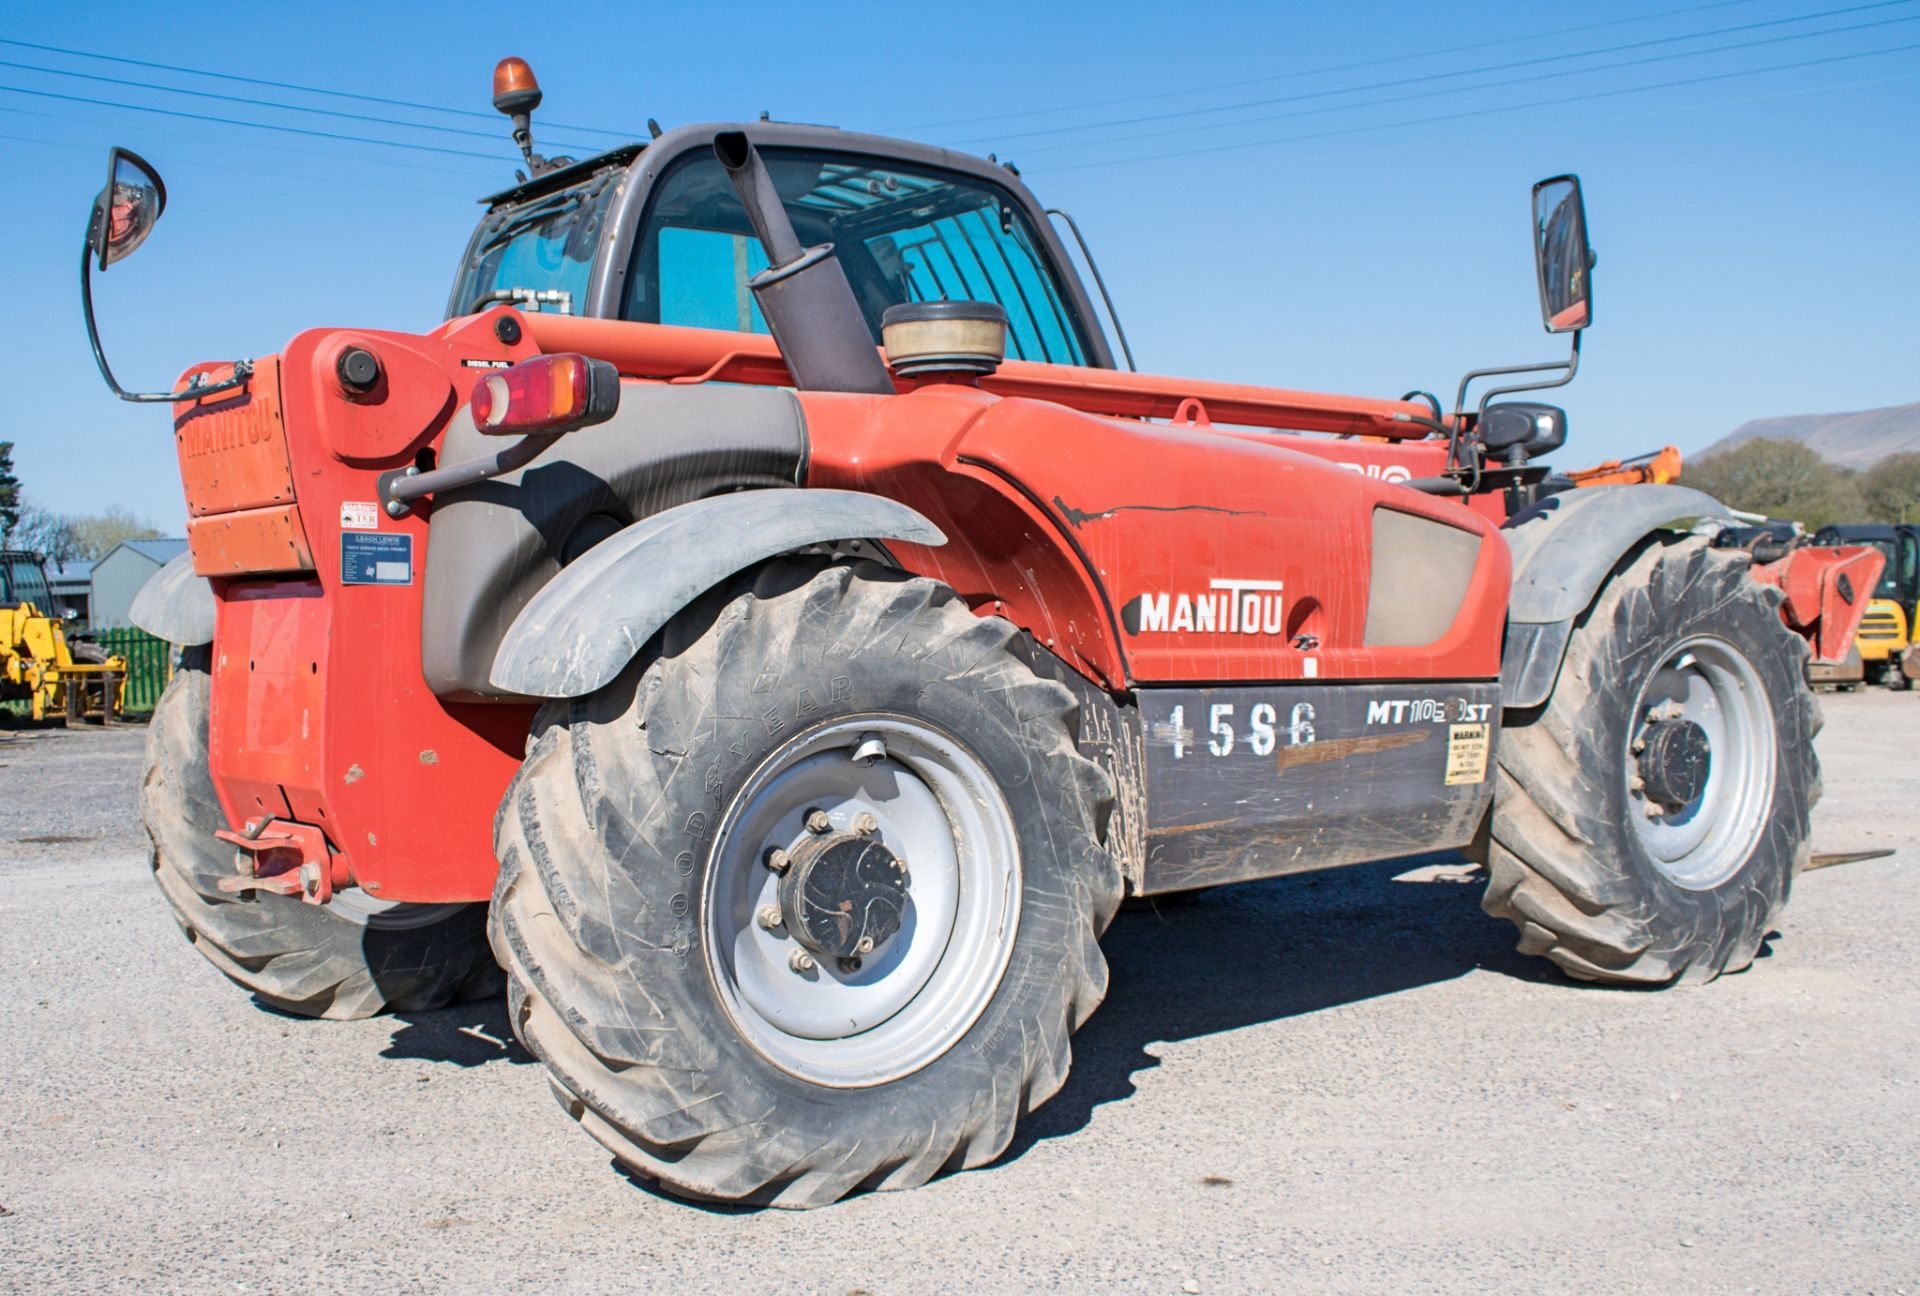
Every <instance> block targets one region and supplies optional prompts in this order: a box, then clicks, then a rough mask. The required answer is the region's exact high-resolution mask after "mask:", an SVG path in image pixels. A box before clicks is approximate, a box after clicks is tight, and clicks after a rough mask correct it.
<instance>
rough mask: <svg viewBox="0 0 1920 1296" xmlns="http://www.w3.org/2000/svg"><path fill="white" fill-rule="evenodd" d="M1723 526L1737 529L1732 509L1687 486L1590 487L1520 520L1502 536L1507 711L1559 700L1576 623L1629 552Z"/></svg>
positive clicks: (1551, 501)
mask: <svg viewBox="0 0 1920 1296" xmlns="http://www.w3.org/2000/svg"><path fill="white" fill-rule="evenodd" d="M1716 521H1725V522H1729V523H1731V522H1732V521H1733V518H1732V516H1731V513H1730V511H1729V510H1728V508H1727V506H1726V505H1724V504H1722V503H1721V502H1720V501H1719V500H1716V499H1714V498H1713V497H1712V496H1711V495H1707V494H1704V493H1702V492H1700V491H1697V490H1693V489H1691V488H1690V487H1686V486H1592V487H1585V488H1582V489H1579V490H1571V491H1564V492H1562V493H1560V494H1558V495H1550V496H1548V497H1547V498H1546V499H1544V500H1541V501H1540V502H1539V503H1538V504H1536V505H1534V506H1533V507H1532V508H1530V509H1527V510H1525V511H1524V512H1522V513H1520V514H1518V515H1516V516H1515V517H1514V518H1513V520H1512V521H1510V522H1508V523H1507V525H1506V527H1505V528H1504V529H1503V530H1502V531H1501V534H1502V535H1504V536H1505V537H1506V538H1507V544H1508V547H1509V548H1511V549H1512V551H1513V593H1512V595H1511V597H1510V598H1509V600H1508V604H1507V639H1506V646H1505V648H1504V650H1503V652H1502V654H1501V664H1500V692H1501V698H1500V700H1501V704H1502V705H1503V706H1507V707H1534V706H1539V705H1540V704H1541V703H1543V702H1545V701H1546V700H1547V698H1548V696H1550V695H1551V694H1552V692H1553V686H1554V682H1555V681H1556V680H1557V679H1558V678H1559V676H1560V659H1561V657H1562V656H1563V655H1564V653H1565V652H1566V647H1567V639H1568V637H1569V636H1570V635H1572V633H1573V623H1574V619H1575V618H1576V617H1578V616H1579V615H1580V614H1581V613H1582V612H1584V611H1586V609H1587V605H1588V604H1590V603H1592V602H1593V598H1594V595H1596V594H1598V593H1599V592H1600V586H1601V584H1602V583H1603V582H1604V581H1605V580H1606V579H1607V573H1609V572H1611V571H1612V570H1613V568H1614V565H1615V564H1616V563H1618V562H1619V561H1620V559H1621V558H1622V557H1623V556H1624V555H1625V554H1626V553H1627V551H1628V550H1629V549H1632V548H1633V547H1634V546H1635V545H1637V544H1639V543H1640V541H1642V540H1644V539H1645V538H1646V537H1647V536H1649V535H1652V534H1653V533H1654V532H1656V531H1689V530H1692V529H1693V528H1694V527H1695V526H1697V525H1699V524H1700V523H1702V522H1716Z"/></svg>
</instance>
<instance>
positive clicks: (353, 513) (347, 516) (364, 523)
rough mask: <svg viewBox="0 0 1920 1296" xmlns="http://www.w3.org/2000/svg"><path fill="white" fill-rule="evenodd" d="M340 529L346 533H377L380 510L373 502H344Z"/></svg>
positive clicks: (341, 507)
mask: <svg viewBox="0 0 1920 1296" xmlns="http://www.w3.org/2000/svg"><path fill="white" fill-rule="evenodd" d="M340 527H341V529H342V530H345V531H377V530H379V529H380V509H379V506H378V505H376V504H375V503H374V502H373V501H372V500H342V501H341V502H340Z"/></svg>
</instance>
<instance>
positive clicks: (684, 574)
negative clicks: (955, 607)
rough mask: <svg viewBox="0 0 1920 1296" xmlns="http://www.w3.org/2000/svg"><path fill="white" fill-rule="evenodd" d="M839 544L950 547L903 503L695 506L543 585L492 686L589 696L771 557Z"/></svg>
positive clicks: (783, 495) (586, 557) (858, 499)
mask: <svg viewBox="0 0 1920 1296" xmlns="http://www.w3.org/2000/svg"><path fill="white" fill-rule="evenodd" d="M836 540H902V541H906V542H907V543H909V544H917V545H929V546H932V545H943V544H945V543H946V542H947V537H946V536H945V535H944V534H942V533H941V531H940V528H938V527H936V526H935V525H934V524H933V523H931V522H929V521H928V520H927V519H926V518H925V517H923V516H921V515H920V514H919V513H917V512H915V511H914V510H913V509H910V508H908V507H907V506H906V505H904V504H899V503H896V502H894V501H893V500H890V499H886V498H883V497H882V496H879V495H868V494H865V493H864V492H861V491H843V490H778V489H773V490H755V491H742V492H739V493H737V494H731V495H716V496H713V497H711V498H708V499H702V500H694V501H693V502H692V503H689V504H682V505H680V506H678V507H677V508H670V509H668V510H666V511H665V512H663V513H656V514H654V515H653V516H652V517H647V518H642V519H641V520H640V521H638V522H635V523H634V524H633V525H632V526H629V527H627V528H625V529H624V530H622V531H620V532H618V533H616V534H614V535H612V536H609V537H608V538H607V539H605V540H603V541H601V542H600V543H599V544H597V545H595V546H594V547H593V548H592V549H589V550H588V551H587V552H586V553H585V554H583V555H582V556H581V557H580V558H579V559H578V560H577V561H575V562H574V563H573V564H572V565H570V566H568V567H567V568H566V569H565V570H563V571H562V572H561V573H560V575H559V576H557V577H555V578H554V579H553V580H551V581H549V582H548V583H547V584H546V585H544V586H542V587H541V589H540V591H539V592H538V593H537V594H535V595H534V596H533V598H532V599H531V600H529V601H528V603H527V605H526V607H524V608H522V609H521V610H520V615H519V616H517V617H515V618H514V621H513V624H512V625H511V626H509V627H508V628H507V633H506V636H505V638H503V639H502V640H501V641H500V650H499V652H498V653H497V654H495V656H494V659H493V671H492V680H493V683H494V684H495V685H496V686H497V687H499V688H503V689H506V690H509V691H510V692H513V693H519V694H524V695H526V696H529V697H549V698H560V697H580V696H582V695H584V694H587V693H591V692H593V691H594V690H595V689H598V688H600V687H602V686H603V685H605V684H607V683H608V682H609V681H611V680H612V679H613V677H614V676H616V675H618V674H619V673H620V671H621V670H622V669H623V668H624V667H625V666H626V664H627V663H628V662H629V661H631V660H633V657H634V654H635V653H637V652H639V651H640V649H641V647H642V646H644V645H645V644H646V642H647V640H649V639H651V638H652V637H653V636H654V634H655V632H656V631H658V630H659V629H660V627H661V626H663V625H665V624H666V623H667V622H668V621H669V620H670V619H671V618H672V617H673V615H674V614H675V613H676V612H678V611H680V609H681V608H683V607H685V606H686V605H687V604H689V603H691V602H692V601H693V600H694V599H695V598H697V597H698V596H699V595H700V594H702V593H704V592H705V591H706V590H709V589H711V588H713V586H715V585H717V584H719V583H720V582H721V581H723V580H725V579H726V578H727V577H729V576H731V575H733V574H734V573H735V572H738V571H741V570H743V569H745V568H747V567H751V566H752V565H753V564H755V563H757V562H761V561H763V560H765V559H768V558H772V557H774V556H775V555H777V554H783V553H787V552H789V551H791V550H794V549H799V548H802V547H804V546H806V545H813V544H827V543H830V542H832V541H836Z"/></svg>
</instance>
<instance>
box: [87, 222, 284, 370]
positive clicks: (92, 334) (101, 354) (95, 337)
mask: <svg viewBox="0 0 1920 1296" xmlns="http://www.w3.org/2000/svg"><path fill="white" fill-rule="evenodd" d="M92 259H93V238H92V227H91V226H89V228H88V238H87V239H86V240H85V241H83V242H82V243H81V245H80V312H81V314H82V315H84V316H85V317H86V321H87V341H88V342H90V343H92V344H93V362H94V363H95V364H97V365H99V366H100V376H101V377H102V378H104V379H106V382H107V386H108V388H109V389H111V390H112V392H113V394H114V395H115V396H118V397H119V398H120V399H121V400H123V401H136V402H139V403H142V404H156V405H157V404H162V403H164V404H169V405H170V404H173V403H174V402H176V401H183V400H198V399H199V398H200V397H202V396H213V395H217V394H218V393H220V392H224V391H232V390H233V389H235V388H236V387H244V386H245V385H246V383H247V379H248V378H250V377H251V376H252V375H253V361H251V360H236V361H234V365H233V377H231V378H229V379H227V380H226V381H224V382H217V383H190V384H188V385H187V386H186V387H184V388H182V389H181V390H179V391H170V392H130V391H128V390H127V389H126V388H124V387H122V386H121V385H120V384H119V382H117V381H116V380H115V379H114V376H113V370H112V369H110V368H108V367H107V353H106V352H105V351H103V350H102V349H101V347H100V330H99V328H98V327H97V326H96V325H95V324H94V322H93V267H92V265H91V264H90V262H91V261H92Z"/></svg>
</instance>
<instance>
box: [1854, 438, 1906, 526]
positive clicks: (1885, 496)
mask: <svg viewBox="0 0 1920 1296" xmlns="http://www.w3.org/2000/svg"><path fill="white" fill-rule="evenodd" d="M1860 494H1861V495H1862V496H1863V497H1864V498H1865V499H1866V502H1867V512H1868V513H1869V514H1870V515H1871V516H1872V517H1873V520H1874V521H1876V522H1920V451H1915V450H1909V451H1907V452H1905V453H1904V454H1896V455H1888V456H1887V457H1886V458H1885V459H1882V460H1881V461H1880V462H1879V463H1877V464H1875V465H1874V466H1873V467H1871V468H1869V469H1867V471H1866V472H1864V473H1862V474H1861V477H1860Z"/></svg>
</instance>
